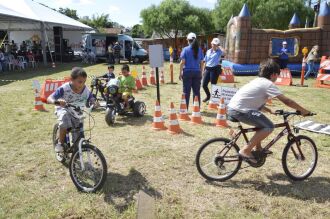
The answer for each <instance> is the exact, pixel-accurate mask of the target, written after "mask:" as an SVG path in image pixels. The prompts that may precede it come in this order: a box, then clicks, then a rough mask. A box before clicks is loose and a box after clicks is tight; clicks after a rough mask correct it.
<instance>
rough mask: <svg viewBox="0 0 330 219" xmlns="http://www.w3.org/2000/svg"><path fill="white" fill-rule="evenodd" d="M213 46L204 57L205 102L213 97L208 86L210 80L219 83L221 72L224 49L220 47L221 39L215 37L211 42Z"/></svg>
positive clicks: (212, 82)
mask: <svg viewBox="0 0 330 219" xmlns="http://www.w3.org/2000/svg"><path fill="white" fill-rule="evenodd" d="M211 45H212V48H211V49H209V50H207V52H206V55H205V57H204V62H205V65H204V68H203V71H202V72H203V89H204V91H205V94H206V98H205V99H204V100H203V102H207V101H209V100H210V98H211V94H210V90H209V88H208V85H209V82H210V81H211V84H217V82H218V78H219V75H220V74H221V65H220V60H221V56H222V54H223V51H224V49H223V48H222V47H220V46H219V45H220V40H219V39H218V38H213V40H212V42H211Z"/></svg>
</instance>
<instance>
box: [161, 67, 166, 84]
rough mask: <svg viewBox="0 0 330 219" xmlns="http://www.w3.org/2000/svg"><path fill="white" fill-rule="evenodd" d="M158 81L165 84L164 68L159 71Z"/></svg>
mask: <svg viewBox="0 0 330 219" xmlns="http://www.w3.org/2000/svg"><path fill="white" fill-rule="evenodd" d="M160 83H161V84H165V77H164V70H163V69H162V70H161V71H160Z"/></svg>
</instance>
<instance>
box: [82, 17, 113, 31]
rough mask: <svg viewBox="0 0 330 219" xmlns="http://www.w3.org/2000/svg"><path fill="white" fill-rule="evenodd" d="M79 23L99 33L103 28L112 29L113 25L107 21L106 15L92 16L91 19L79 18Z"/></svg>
mask: <svg viewBox="0 0 330 219" xmlns="http://www.w3.org/2000/svg"><path fill="white" fill-rule="evenodd" d="M79 21H80V22H82V23H84V24H86V25H88V26H91V27H93V28H96V29H98V30H99V31H102V29H103V28H111V27H113V23H112V22H111V20H110V19H109V15H108V14H101V15H98V14H93V15H92V18H90V17H88V16H84V17H82V18H80V19H79Z"/></svg>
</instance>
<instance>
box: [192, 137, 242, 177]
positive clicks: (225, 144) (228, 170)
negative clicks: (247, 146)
mask: <svg viewBox="0 0 330 219" xmlns="http://www.w3.org/2000/svg"><path fill="white" fill-rule="evenodd" d="M238 151H239V148H238V146H237V145H236V144H235V143H230V140H229V139H226V138H214V139H211V140H209V141H208V142H206V143H204V144H203V145H202V146H201V147H200V148H199V150H198V152H197V155H196V166H197V170H198V172H199V173H200V174H201V175H202V176H203V177H204V178H205V179H207V180H211V181H225V180H228V179H230V178H232V177H233V176H234V175H235V174H236V173H237V172H238V170H239V169H240V167H241V163H242V159H241V158H240V157H239V156H238Z"/></svg>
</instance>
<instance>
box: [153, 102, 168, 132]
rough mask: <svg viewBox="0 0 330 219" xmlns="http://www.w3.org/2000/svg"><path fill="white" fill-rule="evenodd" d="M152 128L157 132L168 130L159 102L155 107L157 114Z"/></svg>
mask: <svg viewBox="0 0 330 219" xmlns="http://www.w3.org/2000/svg"><path fill="white" fill-rule="evenodd" d="M152 128H153V129H154V130H157V131H160V130H166V129H167V128H166V126H165V125H164V119H163V115H162V111H161V108H160V104H159V102H158V100H157V101H156V105H155V114H154V119H153V123H152Z"/></svg>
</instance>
